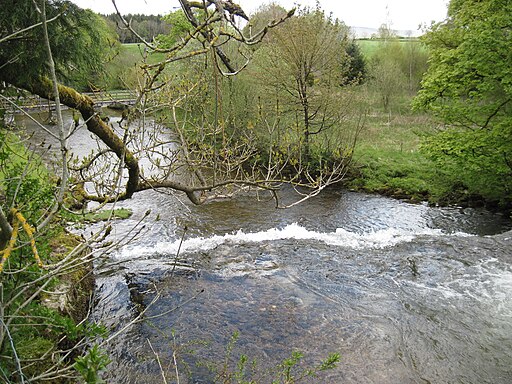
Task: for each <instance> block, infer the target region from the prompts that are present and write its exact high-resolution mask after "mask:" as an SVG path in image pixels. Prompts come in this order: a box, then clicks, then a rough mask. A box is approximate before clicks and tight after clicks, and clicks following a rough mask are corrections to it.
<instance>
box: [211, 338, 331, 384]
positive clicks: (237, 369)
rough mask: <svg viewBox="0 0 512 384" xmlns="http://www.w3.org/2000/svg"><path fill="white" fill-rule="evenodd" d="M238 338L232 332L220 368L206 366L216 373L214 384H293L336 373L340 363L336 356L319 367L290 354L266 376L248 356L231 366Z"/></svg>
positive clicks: (297, 354)
mask: <svg viewBox="0 0 512 384" xmlns="http://www.w3.org/2000/svg"><path fill="white" fill-rule="evenodd" d="M239 338H240V334H239V333H238V332H235V333H234V334H233V336H232V337H231V339H230V341H229V343H228V345H227V346H226V353H225V358H224V362H223V364H222V366H221V367H220V368H219V367H218V366H217V365H216V364H214V363H209V364H207V366H208V367H209V369H210V370H211V371H212V372H213V373H215V379H214V380H213V382H214V383H218V384H258V383H262V382H271V383H272V384H296V383H300V382H304V381H305V380H306V379H308V378H312V377H315V378H316V377H317V376H318V375H319V374H320V373H321V372H324V371H327V370H331V369H335V368H336V367H337V364H338V363H339V361H340V355H339V354H338V353H331V354H329V356H328V357H327V358H326V359H324V360H322V361H320V362H319V363H318V364H314V365H308V364H305V363H304V361H303V360H304V354H303V353H302V352H299V351H293V352H292V353H291V356H290V357H288V358H286V359H284V360H283V361H282V362H280V363H279V364H277V365H276V366H275V367H274V368H272V369H271V370H270V371H269V372H263V371H258V366H257V361H256V360H251V359H250V358H249V357H248V356H247V355H245V354H241V355H240V357H239V358H238V360H236V363H232V361H233V359H232V357H233V350H234V348H235V345H236V343H237V341H238V340H239Z"/></svg>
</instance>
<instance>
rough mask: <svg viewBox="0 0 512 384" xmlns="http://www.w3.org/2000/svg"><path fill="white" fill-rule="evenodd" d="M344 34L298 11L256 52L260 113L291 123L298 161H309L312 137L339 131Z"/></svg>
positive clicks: (345, 73) (345, 71) (345, 72)
mask: <svg viewBox="0 0 512 384" xmlns="http://www.w3.org/2000/svg"><path fill="white" fill-rule="evenodd" d="M349 40H350V39H349V34H348V28H347V27H346V26H345V25H344V24H343V23H342V22H341V21H339V20H333V19H332V18H331V17H330V16H327V15H325V13H324V12H323V11H322V10H321V9H320V8H316V9H314V10H310V9H308V8H305V9H302V10H300V12H299V13H298V15H297V16H296V17H294V18H292V19H290V20H289V21H288V22H287V23H286V24H284V25H282V26H280V27H279V28H276V29H275V30H274V31H272V34H270V35H269V36H268V39H267V40H266V41H265V42H264V43H263V44H262V46H261V47H260V48H259V49H258V51H257V57H256V58H255V60H254V61H255V65H256V66H257V70H256V71H257V72H256V74H255V77H257V78H258V79H259V80H258V81H259V82H261V83H262V84H265V86H264V87H265V88H266V94H267V95H274V96H272V97H271V98H269V97H268V96H267V97H265V99H266V101H267V103H268V101H269V99H270V102H271V104H273V105H274V106H276V107H275V108H274V107H273V106H268V107H265V108H264V109H266V110H269V109H270V110H271V109H274V110H276V111H277V112H278V113H284V114H286V115H287V116H288V119H289V120H292V121H294V126H295V131H296V133H297V134H298V140H297V142H298V144H299V146H298V147H299V148H298V151H299V155H298V156H297V157H298V161H299V162H300V163H301V164H302V165H303V166H304V167H306V166H307V165H308V164H309V162H310V161H311V159H312V137H313V136H315V135H319V134H321V133H323V132H325V131H327V130H329V129H330V128H332V127H333V126H336V125H340V123H341V121H342V120H343V114H344V113H345V112H346V110H345V108H344V107H343V86H345V85H347V84H349V82H350V81H349V79H348V78H349V77H350V76H351V75H350V74H349V69H350V58H349V56H348V54H347V47H348V46H349Z"/></svg>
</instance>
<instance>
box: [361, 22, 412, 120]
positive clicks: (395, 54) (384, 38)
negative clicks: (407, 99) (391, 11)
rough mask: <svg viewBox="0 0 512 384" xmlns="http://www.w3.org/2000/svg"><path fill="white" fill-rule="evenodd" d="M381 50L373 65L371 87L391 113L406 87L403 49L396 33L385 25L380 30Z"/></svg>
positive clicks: (376, 54)
mask: <svg viewBox="0 0 512 384" xmlns="http://www.w3.org/2000/svg"><path fill="white" fill-rule="evenodd" d="M379 38H380V42H379V48H378V50H377V51H376V52H375V55H374V56H373V58H372V63H371V70H370V73H371V81H370V84H371V86H372V87H373V88H374V89H375V91H376V92H377V93H378V94H379V95H380V99H381V101H382V106H383V107H384V109H385V110H386V111H389V109H390V106H391V103H392V102H393V100H394V99H395V98H396V97H397V95H399V94H401V93H402V91H403V89H404V86H405V75H404V72H403V71H402V67H401V63H402V49H401V46H400V42H399V40H398V38H397V37H396V35H395V34H394V32H393V31H392V30H391V29H390V28H389V27H388V26H387V25H386V24H383V25H381V27H380V28H379Z"/></svg>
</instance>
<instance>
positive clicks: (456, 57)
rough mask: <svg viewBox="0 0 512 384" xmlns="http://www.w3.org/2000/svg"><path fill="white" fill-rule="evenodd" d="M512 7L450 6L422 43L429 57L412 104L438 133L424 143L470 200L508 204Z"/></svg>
mask: <svg viewBox="0 0 512 384" xmlns="http://www.w3.org/2000/svg"><path fill="white" fill-rule="evenodd" d="M511 14H512V3H511V2H510V1H504V0H487V1H476V0H452V1H451V3H450V5H449V9H448V18H447V19H446V20H445V21H443V22H441V23H438V24H435V25H433V27H432V28H431V31H430V32H428V33H427V34H426V35H425V37H424V41H425V43H426V44H427V46H428V48H429V51H430V54H431V58H430V66H429V69H428V71H427V73H426V75H425V77H424V78H423V81H422V89H421V91H420V92H419V95H418V97H417V98H416V100H415V105H416V107H417V108H423V109H426V110H428V111H430V112H432V113H433V114H434V115H435V116H437V117H439V118H440V119H441V120H442V121H443V122H444V126H443V127H442V128H441V129H440V130H439V132H437V133H436V134H435V135H433V136H431V137H429V138H428V139H427V141H426V143H425V144H424V147H425V149H426V150H427V151H428V152H429V153H430V154H431V155H432V157H433V158H434V159H435V160H437V161H438V162H439V163H440V165H441V166H443V167H448V168H451V169H452V171H453V173H454V174H457V175H458V177H459V178H460V183H462V184H464V187H465V188H467V190H468V192H469V193H472V194H480V195H483V196H484V197H486V198H487V199H490V200H495V201H501V202H503V203H506V202H509V203H510V201H511V200H512V189H511V186H512V130H511V127H512V86H511V84H512V70H511V63H512V19H511V17H510V15H511Z"/></svg>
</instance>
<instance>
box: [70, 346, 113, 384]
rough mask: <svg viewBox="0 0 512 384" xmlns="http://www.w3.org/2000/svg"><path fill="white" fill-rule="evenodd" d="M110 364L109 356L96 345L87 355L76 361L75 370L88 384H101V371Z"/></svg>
mask: <svg viewBox="0 0 512 384" xmlns="http://www.w3.org/2000/svg"><path fill="white" fill-rule="evenodd" d="M109 363H110V359H109V357H108V355H107V354H106V353H105V352H104V351H102V350H101V349H100V348H99V347H98V345H97V344H94V345H93V346H92V348H91V349H89V351H88V352H87V354H86V355H84V356H81V357H79V358H77V359H76V362H75V365H74V367H75V369H76V370H77V371H78V372H79V373H80V375H81V376H82V378H83V380H84V382H85V383H87V384H101V383H104V381H103V380H101V376H100V374H101V371H102V370H104V369H105V368H106V366H107V365H108V364H109Z"/></svg>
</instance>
